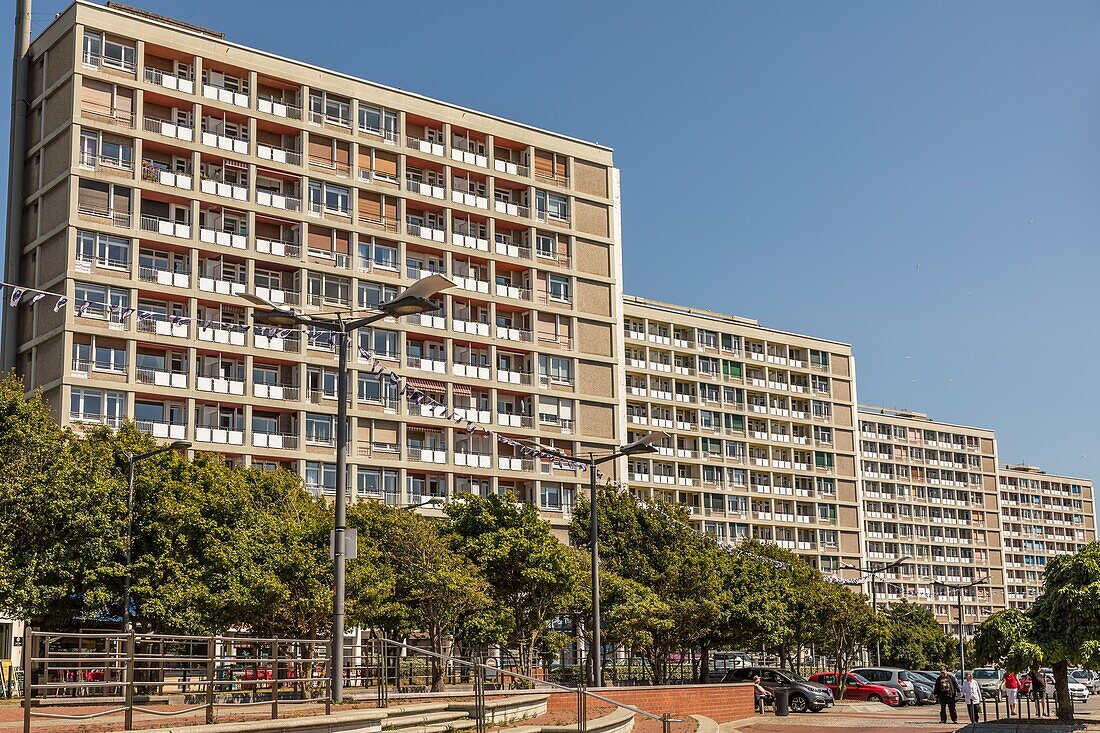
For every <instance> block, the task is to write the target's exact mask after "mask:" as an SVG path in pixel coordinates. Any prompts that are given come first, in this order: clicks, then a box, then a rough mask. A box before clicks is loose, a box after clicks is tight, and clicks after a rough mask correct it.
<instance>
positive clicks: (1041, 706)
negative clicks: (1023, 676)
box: [1031, 669, 1049, 718]
mask: <svg viewBox="0 0 1100 733" xmlns="http://www.w3.org/2000/svg"><path fill="white" fill-rule="evenodd" d="M1031 699H1032V700H1034V701H1035V717H1037V718H1041V717H1043V716H1044V715H1046V714H1047V713H1048V712H1049V710H1048V709H1047V708H1048V705H1047V680H1046V675H1045V674H1043V673H1042V672H1039V671H1037V670H1034V669H1033V670H1031Z"/></svg>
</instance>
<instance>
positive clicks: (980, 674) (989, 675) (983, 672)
mask: <svg viewBox="0 0 1100 733" xmlns="http://www.w3.org/2000/svg"><path fill="white" fill-rule="evenodd" d="M974 679H976V680H995V679H997V670H995V669H976V670H974Z"/></svg>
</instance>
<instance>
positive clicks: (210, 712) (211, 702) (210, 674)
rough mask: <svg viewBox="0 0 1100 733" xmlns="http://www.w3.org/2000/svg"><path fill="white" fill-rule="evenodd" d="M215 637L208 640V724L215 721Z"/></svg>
mask: <svg viewBox="0 0 1100 733" xmlns="http://www.w3.org/2000/svg"><path fill="white" fill-rule="evenodd" d="M214 643H215V642H214V637H213V636H211V637H210V640H209V641H207V642H206V724H207V725H213V723H214V672H215V670H214Z"/></svg>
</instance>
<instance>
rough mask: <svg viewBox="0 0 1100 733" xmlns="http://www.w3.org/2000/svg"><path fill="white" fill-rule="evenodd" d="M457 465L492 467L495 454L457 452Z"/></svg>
mask: <svg viewBox="0 0 1100 733" xmlns="http://www.w3.org/2000/svg"><path fill="white" fill-rule="evenodd" d="M455 465H456V466H466V467H467V468H492V467H493V456H492V455H491V454H489V453H459V452H457V451H456V452H455Z"/></svg>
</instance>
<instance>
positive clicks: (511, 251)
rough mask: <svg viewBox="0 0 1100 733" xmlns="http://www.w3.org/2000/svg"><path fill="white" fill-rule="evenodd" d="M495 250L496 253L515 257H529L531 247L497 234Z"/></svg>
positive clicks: (527, 258) (526, 258)
mask: <svg viewBox="0 0 1100 733" xmlns="http://www.w3.org/2000/svg"><path fill="white" fill-rule="evenodd" d="M495 251H496V253H497V254H498V255H504V256H505V257H515V258H516V259H524V260H529V259H531V248H530V247H527V246H525V245H522V244H516V243H514V242H513V241H512V240H511V239H506V238H503V237H501V236H500V234H499V233H498V234H497V241H496V246H495Z"/></svg>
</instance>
